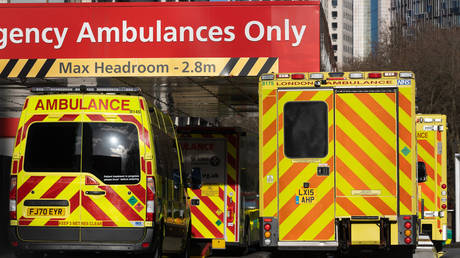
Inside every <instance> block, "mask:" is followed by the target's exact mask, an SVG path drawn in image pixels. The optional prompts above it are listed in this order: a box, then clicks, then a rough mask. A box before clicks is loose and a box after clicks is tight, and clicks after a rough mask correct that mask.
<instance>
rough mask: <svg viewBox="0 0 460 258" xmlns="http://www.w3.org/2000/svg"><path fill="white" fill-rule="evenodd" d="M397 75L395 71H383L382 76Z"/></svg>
mask: <svg viewBox="0 0 460 258" xmlns="http://www.w3.org/2000/svg"><path fill="white" fill-rule="evenodd" d="M397 75H398V73H397V72H386V73H383V77H396V76H397Z"/></svg>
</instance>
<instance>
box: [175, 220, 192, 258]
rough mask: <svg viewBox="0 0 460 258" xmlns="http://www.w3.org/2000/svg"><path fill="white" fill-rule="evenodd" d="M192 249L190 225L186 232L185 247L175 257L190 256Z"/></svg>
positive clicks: (188, 257)
mask: <svg viewBox="0 0 460 258" xmlns="http://www.w3.org/2000/svg"><path fill="white" fill-rule="evenodd" d="M191 250H192V226H191V225H190V226H189V228H188V232H187V238H186V239H185V247H184V250H183V251H182V253H181V254H180V255H178V256H177V257H178V258H179V257H183V258H190V253H191Z"/></svg>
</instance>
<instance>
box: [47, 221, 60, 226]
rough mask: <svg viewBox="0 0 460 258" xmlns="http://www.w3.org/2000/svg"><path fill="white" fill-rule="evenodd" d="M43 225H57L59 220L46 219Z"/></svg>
mask: <svg viewBox="0 0 460 258" xmlns="http://www.w3.org/2000/svg"><path fill="white" fill-rule="evenodd" d="M45 226H59V220H48V221H47V222H46V223H45Z"/></svg>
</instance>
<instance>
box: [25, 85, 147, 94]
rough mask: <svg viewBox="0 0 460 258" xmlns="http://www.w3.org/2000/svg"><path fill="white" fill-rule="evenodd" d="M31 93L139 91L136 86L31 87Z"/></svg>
mask: <svg viewBox="0 0 460 258" xmlns="http://www.w3.org/2000/svg"><path fill="white" fill-rule="evenodd" d="M30 91H31V92H32V93H140V92H141V89H140V88H137V87H94V86H90V87H88V86H85V85H80V86H79V87H32V88H31V89H30Z"/></svg>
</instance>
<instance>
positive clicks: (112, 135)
mask: <svg viewBox="0 0 460 258" xmlns="http://www.w3.org/2000/svg"><path fill="white" fill-rule="evenodd" d="M139 160H140V159H139V136H138V132H137V127H136V126H135V125H133V124H129V123H84V125H83V169H82V171H83V172H89V173H92V174H94V175H95V176H97V177H98V178H99V179H100V180H102V181H103V182H104V183H106V184H136V183H138V182H139V180H140V166H139V163H140V161H139Z"/></svg>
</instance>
